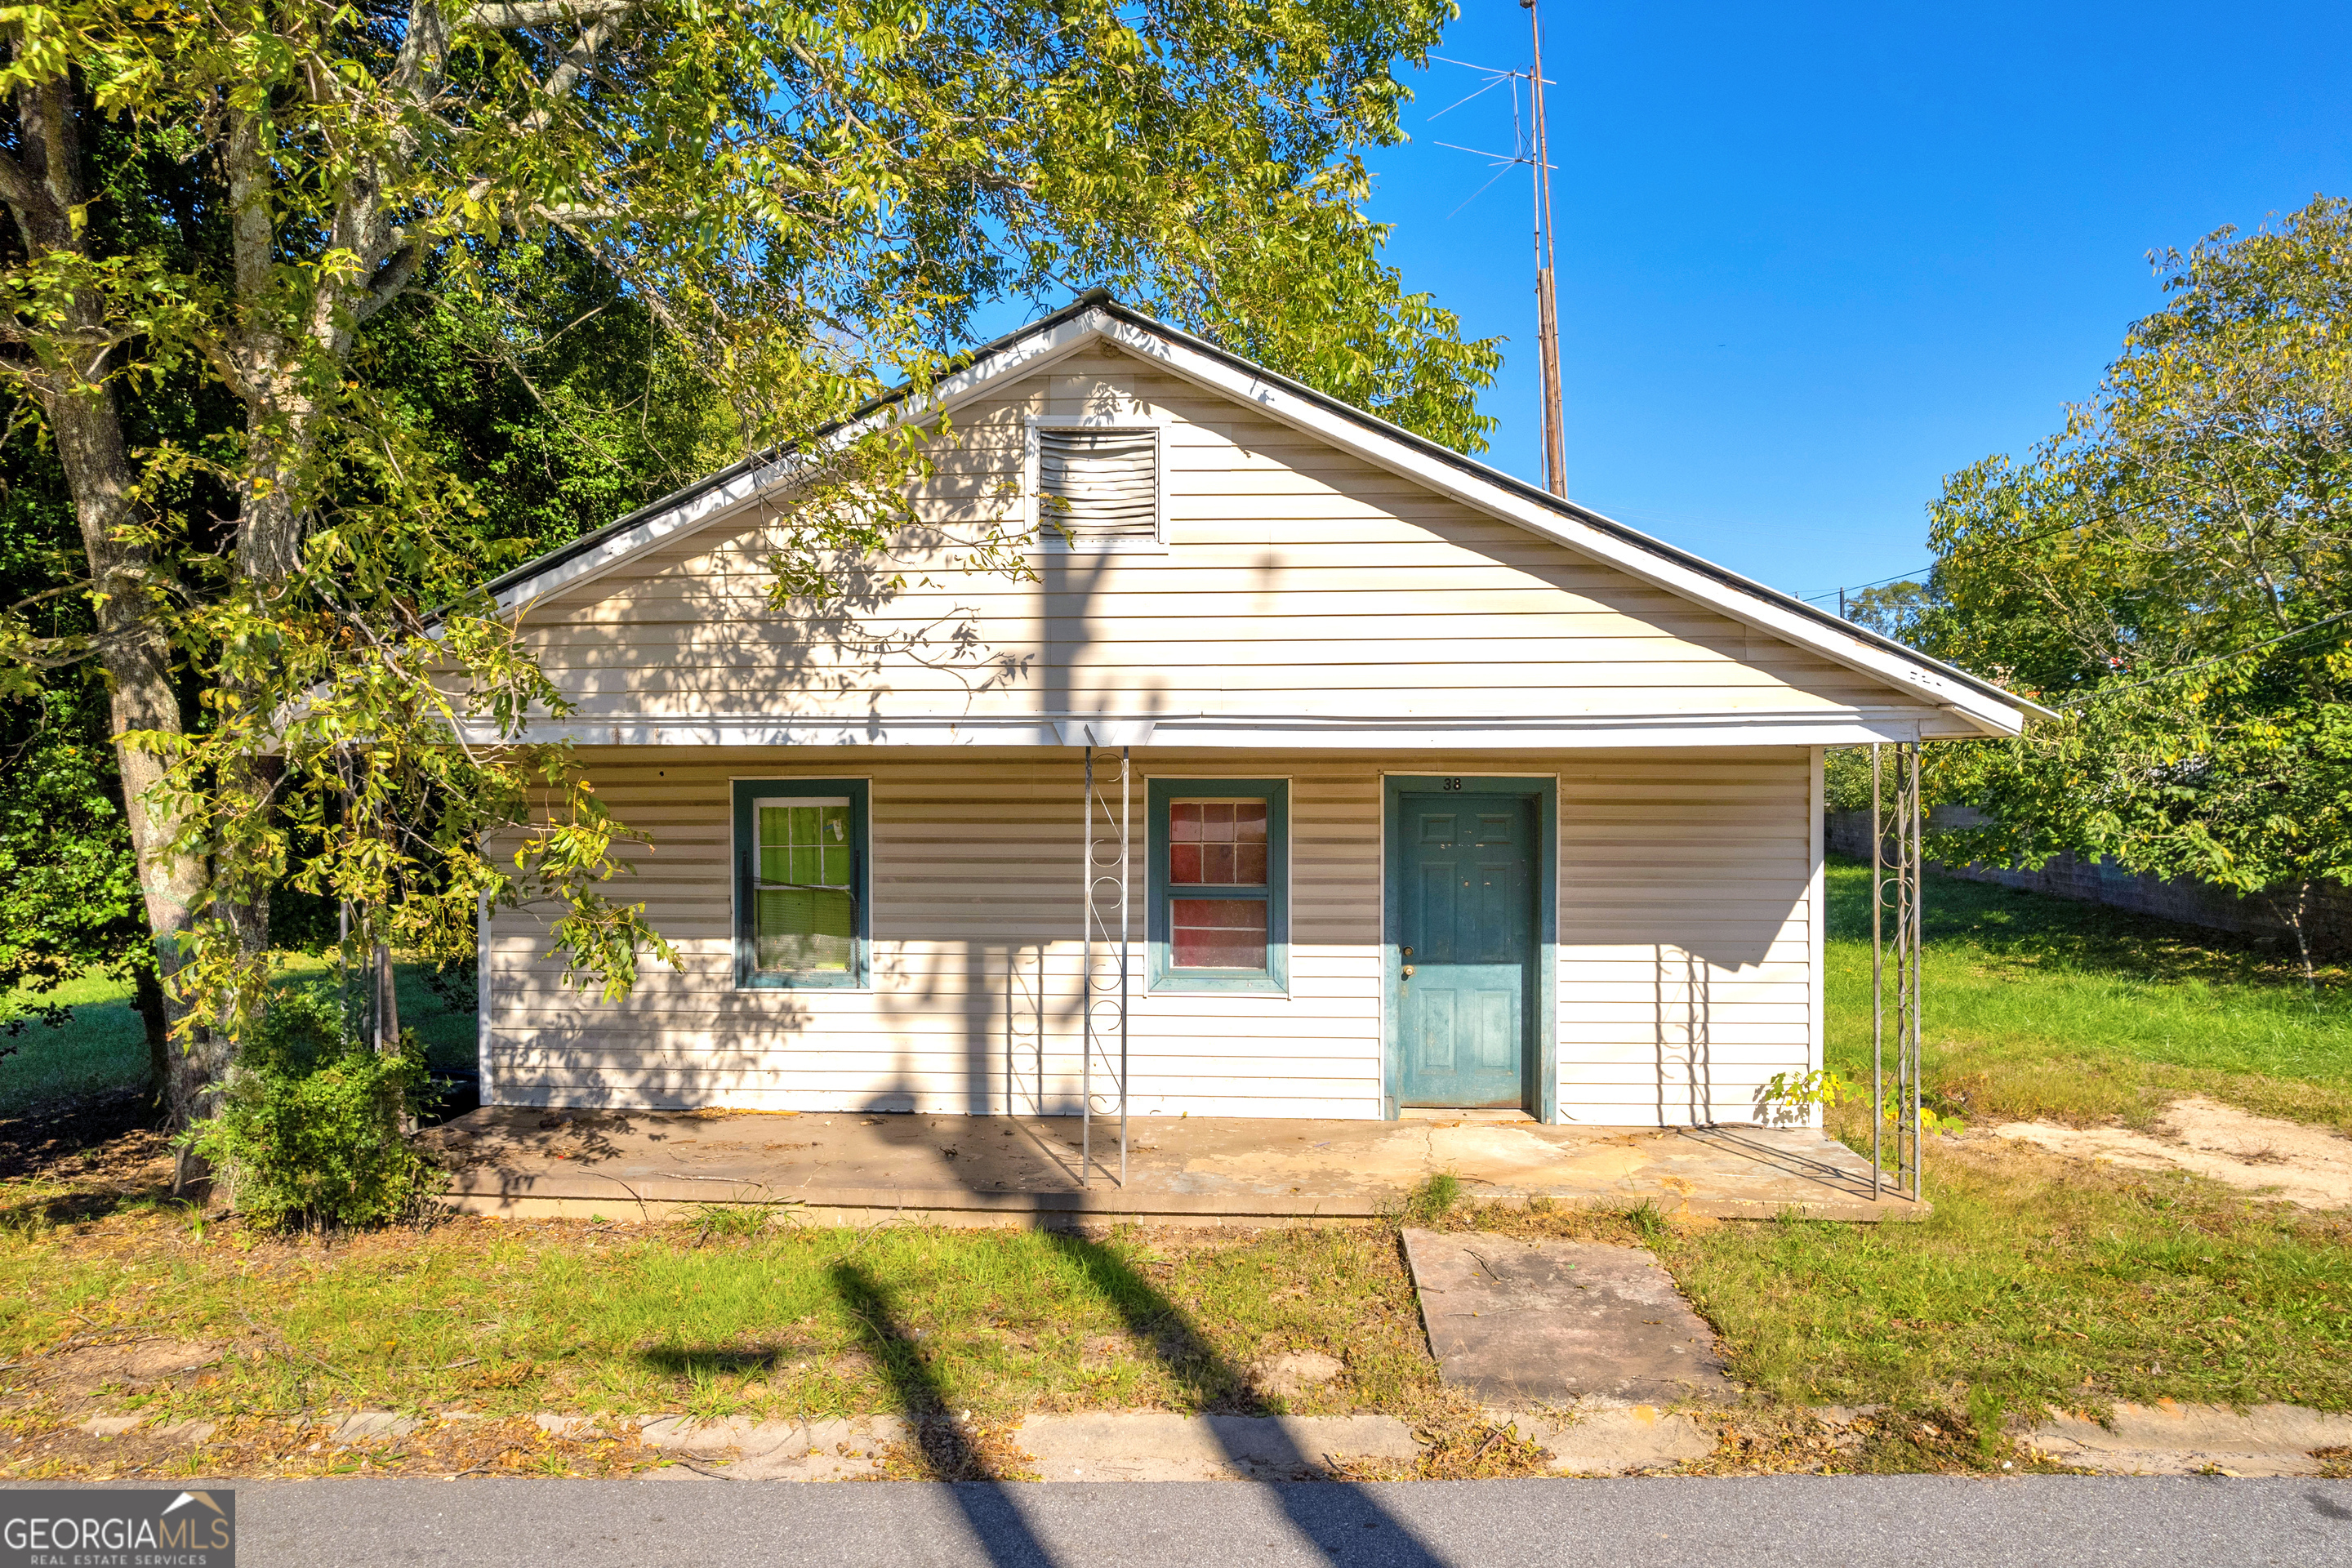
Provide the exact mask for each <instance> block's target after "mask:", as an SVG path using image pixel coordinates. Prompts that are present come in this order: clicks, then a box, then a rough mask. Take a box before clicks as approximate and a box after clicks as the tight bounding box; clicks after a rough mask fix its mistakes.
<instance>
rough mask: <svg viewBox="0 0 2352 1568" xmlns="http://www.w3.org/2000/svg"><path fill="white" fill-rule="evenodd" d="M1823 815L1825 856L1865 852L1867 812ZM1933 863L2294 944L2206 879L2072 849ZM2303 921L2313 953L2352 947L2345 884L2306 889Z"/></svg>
mask: <svg viewBox="0 0 2352 1568" xmlns="http://www.w3.org/2000/svg"><path fill="white" fill-rule="evenodd" d="M1939 810H1940V808H1939ZM1825 817H1826V821H1827V825H1828V828H1827V831H1828V843H1829V847H1830V850H1831V852H1832V854H1838V855H1848V856H1852V857H1853V858H1856V859H1860V860H1867V859H1868V858H1870V813H1868V812H1866V811H1832V812H1829V813H1826V814H1825ZM1954 826H1959V825H1958V824H1954ZM1936 869H1937V870H1938V871H1940V872H1942V873H1943V874H1944V875H1946V876H1948V877H1958V878H1961V879H1964V880H1967V881H1971V882H1996V883H1999V884H2000V886H2002V887H2004V888H2023V889H2027V890H2028V891H2031V892H2036V893H2049V894H2052V895H2053V896H2055V897H2057V898H2062V899H2074V900H2078V901H2080V902H2083V903H2093V904H2105V905H2107V906H2108V907H2110V908H2112V909H2119V910H2130V911H2131V912H2132V913H2134V914H2142V915H2154V916H2156V917H2157V918H2158V919H2160V920H2168V921H2180V922H2181V923H2182V924H2184V925H2193V926H2203V927H2205V928H2206V929H2207V930H2209V931H2234V932H2237V933H2240V934H2242V935H2246V936H2253V937H2260V938H2263V939H2265V940H2268V941H2274V942H2279V943H2282V944H2284V946H2285V947H2286V948H2287V949H2289V950H2290V951H2292V950H2293V948H2294V932H2293V931H2291V930H2289V929H2288V927H2287V925H2286V923H2285V922H2284V921H2281V920H2280V919H2279V918H2278V916H2277V915H2276V914H2275V913H2274V912H2273V910H2272V909H2271V906H2270V902H2269V900H2266V899H2263V898H2259V897H2257V898H2244V897H2242V896H2240V895H2239V894H2237V893H2233V892H2231V891H2230V890H2229V889H2226V888H2216V887H2214V886H2212V885H2211V884H2210V883H2206V882H2198V881H2190V880H2187V879H2181V880H2172V881H2168V880H2167V879H2164V878H2161V877H2150V876H2137V875H2135V874H2133V873H2132V872H2129V871H2126V870H2125V869H2124V868H2122V867H2121V866H2118V865H2116V863H2115V861H2114V860H2112V859H2108V858H2102V859H2098V860H2083V859H2078V858H2075V857H2074V856H2072V855H2059V856H2057V857H2055V858H2053V859H2051V860H2050V861H2049V862H2048V863H2047V864H2045V865H2044V866H2043V867H2042V868H2041V869H2040V870H2038V871H2027V870H2015V869H2011V868H2005V867H1998V866H1987V865H1984V864H1983V863H1981V862H1977V863H1973V864H1970V865H1967V866H1947V865H1943V864H1940V863H1938V864H1937V867H1936ZM2305 929H2306V932H2307V934H2308V935H2309V937H2310V939H2311V945H2312V950H2313V952H2315V953H2320V954H2326V955H2330V956H2334V955H2339V954H2342V953H2344V952H2347V951H2352V889H2345V888H2343V887H2341V886H2338V885H2336V884H2335V883H2324V884H2322V885H2321V886H2320V887H2318V888H2315V889H2312V894H2311V903H2310V907H2309V912H2308V913H2307V914H2306V915H2305Z"/></svg>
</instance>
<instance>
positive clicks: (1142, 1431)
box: [1013, 1411, 1421, 1481]
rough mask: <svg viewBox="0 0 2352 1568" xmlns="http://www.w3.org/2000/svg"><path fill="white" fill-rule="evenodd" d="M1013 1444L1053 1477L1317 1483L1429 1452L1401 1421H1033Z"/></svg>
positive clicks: (1134, 1416)
mask: <svg viewBox="0 0 2352 1568" xmlns="http://www.w3.org/2000/svg"><path fill="white" fill-rule="evenodd" d="M1013 1441H1014V1442H1015V1443H1017V1444H1019V1445H1020V1447H1021V1448H1022V1449H1023V1451H1024V1452H1025V1453H1027V1454H1028V1455H1029V1457H1030V1458H1031V1459H1032V1460H1034V1462H1035V1464H1036V1466H1037V1473H1038V1475H1039V1476H1040V1477H1041V1478H1042V1479H1045V1480H1049V1481H1258V1480H1311V1479H1315V1478H1317V1477H1321V1476H1330V1475H1335V1474H1339V1473H1340V1472H1342V1471H1343V1470H1344V1469H1345V1468H1346V1466H1347V1464H1348V1462H1349V1460H1356V1459H1402V1460H1407V1461H1410V1460H1412V1459H1414V1458H1419V1457H1420V1454H1421V1445H1420V1444H1419V1443H1417V1442H1416V1441H1414V1439H1413V1435H1412V1427H1410V1426H1406V1425H1405V1424H1404V1423H1403V1422H1402V1421H1400V1420H1398V1419H1397V1418H1396V1417H1395V1416H1393V1415H1167V1414H1160V1413H1156V1412H1151V1411H1131V1412H1129V1411H1109V1412H1102V1413H1097V1414H1093V1415H1032V1416H1030V1417H1029V1418H1028V1419H1027V1420H1025V1421H1024V1422H1022V1423H1021V1426H1020V1428H1019V1430H1018V1431H1017V1432H1015V1433H1014V1435H1013Z"/></svg>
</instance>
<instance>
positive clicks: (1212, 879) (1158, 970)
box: [1149, 779, 1290, 991]
mask: <svg viewBox="0 0 2352 1568" xmlns="http://www.w3.org/2000/svg"><path fill="white" fill-rule="evenodd" d="M1149 799H1150V842H1151V887H1150V939H1151V988H1152V989H1153V990H1155V991H1281V990H1285V989H1287V988H1288V985H1289V984H1290V974H1289V968H1290V821H1289V817H1290V812H1289V786H1288V785H1287V784H1285V783H1284V782H1283V781H1282V780H1280V779H1154V780H1152V781H1151V785H1150V795H1149Z"/></svg>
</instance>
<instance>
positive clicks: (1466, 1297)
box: [1404, 1229, 1739, 1409]
mask: <svg viewBox="0 0 2352 1568" xmlns="http://www.w3.org/2000/svg"><path fill="white" fill-rule="evenodd" d="M1404 1251H1405V1260H1406V1262H1407V1264H1408V1265H1409V1266H1410V1267H1411V1268H1412V1281H1413V1286H1414V1289H1417V1290H1418V1291H1419V1292H1420V1294H1421V1317H1422V1323H1423V1327H1424V1328H1425V1329H1426V1330H1427V1331H1428V1333H1429V1348H1430V1353H1431V1354H1433V1355H1434V1356H1435V1357H1436V1358H1437V1365H1438V1372H1439V1374H1440V1375H1441V1376H1443V1377H1444V1379H1445V1381H1446V1382H1448V1383H1450V1384H1455V1385H1456V1386H1458V1387H1461V1388H1465V1389H1467V1390H1469V1391H1470V1392H1472V1393H1474V1394H1476V1395H1477V1396H1478V1398H1480V1399H1481V1400H1482V1401H1484V1402H1485V1403H1486V1404H1487V1405H1496V1406H1504V1407H1508V1408H1513V1409H1526V1408H1528V1407H1529V1406H1530V1405H1541V1404H1546V1403H1552V1404H1565V1403H1568V1402H1570V1401H1572V1400H1578V1399H1589V1398H1595V1397H1598V1398H1601V1399H1606V1400H1613V1401H1619V1402H1624V1403H1631V1404H1648V1405H1667V1404H1672V1403H1675V1402H1677V1401H1685V1400H1727V1399H1736V1398H1738V1394H1739V1385H1738V1384H1735V1383H1733V1382H1732V1381H1731V1380H1730V1379H1729V1378H1728V1377H1727V1376H1725V1375H1724V1371H1723V1363H1722V1361H1721V1359H1720V1358H1719V1357H1718V1355H1717V1352H1716V1346H1715V1333H1714V1331H1712V1330H1711V1329H1709V1328H1708V1327H1707V1326H1706V1322H1705V1321H1702V1320H1701V1319H1700V1317H1699V1315H1698V1314H1697V1313H1696V1312H1695V1311H1693V1310H1691V1307H1690V1303H1689V1302H1687V1301H1685V1300H1683V1299H1682V1296H1681V1294H1680V1293H1679V1292H1677V1291H1676V1290H1675V1284H1674V1280H1673V1279H1671V1278H1669V1277H1668V1275H1667V1273H1666V1271H1665V1270H1664V1268H1660V1267H1659V1266H1658V1260H1657V1259H1656V1258H1653V1257H1652V1256H1650V1254H1649V1253H1647V1252H1645V1251H1643V1249H1642V1248H1640V1247H1603V1246H1600V1245H1598V1244H1596V1243H1592V1242H1581V1241H1522V1240H1518V1239H1516V1238H1514V1237H1503V1236H1491V1235H1485V1234H1481V1233H1477V1232H1471V1233H1465V1234H1452V1233H1446V1232H1440V1231H1433V1230H1418V1229H1408V1230H1406V1231H1405V1233H1404Z"/></svg>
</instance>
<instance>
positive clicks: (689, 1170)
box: [423, 1106, 1925, 1225]
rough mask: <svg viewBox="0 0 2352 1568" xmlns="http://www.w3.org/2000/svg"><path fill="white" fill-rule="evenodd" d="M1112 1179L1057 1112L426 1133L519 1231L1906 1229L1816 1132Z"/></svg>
mask: <svg viewBox="0 0 2352 1568" xmlns="http://www.w3.org/2000/svg"><path fill="white" fill-rule="evenodd" d="M1130 1126H1131V1133H1130V1142H1129V1163H1128V1180H1127V1183H1126V1184H1125V1185H1124V1186H1122V1185H1120V1184H1118V1182H1117V1180H1116V1176H1117V1173H1118V1139H1117V1131H1118V1130H1117V1124H1116V1123H1112V1124H1111V1125H1110V1127H1109V1128H1108V1130H1106V1128H1105V1126H1104V1125H1103V1124H1102V1123H1101V1122H1097V1123H1096V1126H1095V1134H1094V1137H1095V1142H1094V1151H1095V1160H1096V1164H1095V1167H1094V1173H1093V1179H1092V1180H1091V1182H1090V1183H1088V1184H1085V1185H1081V1184H1080V1182H1079V1179H1078V1176H1079V1158H1078V1143H1079V1127H1078V1123H1077V1121H1076V1119H1074V1118H1068V1117H1049V1118H1032V1117H983V1116H944V1115H940V1116H933V1115H922V1114H907V1113H891V1112H874V1113H870V1114H861V1113H859V1112H856V1111H823V1112H810V1113H805V1114H799V1115H793V1114H789V1113H780V1112H759V1111H606V1110H541V1109H537V1108H532V1107H517V1106H486V1107H484V1108H483V1109H481V1110H476V1111H471V1112H469V1113H467V1115H465V1116H462V1117H459V1118H458V1119H457V1120H456V1121H451V1122H448V1123H446V1124H445V1125H443V1126H440V1127H436V1128H433V1129H431V1130H429V1131H426V1132H425V1134H424V1135H423V1136H424V1139H425V1142H426V1143H427V1144H428V1146H430V1147H432V1148H434V1149H435V1150H436V1152H437V1154H438V1157H439V1158H440V1159H441V1160H442V1161H443V1162H444V1163H446V1164H447V1165H448V1167H449V1168H450V1170H451V1177H450V1182H449V1185H448V1188H447V1189H446V1194H445V1201H446V1202H447V1203H448V1204H449V1205H451V1206H452V1207H454V1208H456V1209H457V1210H458V1211H459V1212H461V1213H467V1214H481V1215H508V1216H511V1217H515V1218H529V1217H549V1218H552V1217H571V1218H581V1219H585V1218H589V1217H591V1216H593V1215H603V1216H604V1217H605V1218H607V1219H615V1220H620V1219H656V1218H661V1217H666V1216H667V1215H670V1214H672V1213H674V1212H676V1211H677V1210H679V1209H680V1208H682V1207H685V1206H688V1205H703V1204H711V1203H770V1204H793V1205H800V1209H799V1212H800V1214H801V1215H802V1216H803V1217H804V1218H806V1219H809V1220H816V1221H839V1222H844V1223H866V1224H870V1223H871V1222H872V1221H873V1219H874V1218H876V1217H877V1215H878V1214H880V1213H899V1214H905V1215H908V1216H910V1217H915V1216H920V1217H925V1218H929V1219H933V1220H937V1221H940V1222H942V1223H947V1224H966V1225H971V1224H978V1225H1003V1224H1024V1223H1029V1224H1035V1223H1057V1222H1059V1223H1066V1222H1068V1221H1071V1220H1076V1219H1081V1218H1091V1217H1100V1218H1133V1219H1138V1220H1152V1221H1199V1222H1206V1223H1217V1222H1223V1221H1231V1222H1241V1223H1251V1224H1258V1223H1265V1222H1267V1221H1272V1220H1292V1219H1301V1218H1325V1219H1350V1218H1368V1217H1373V1216H1377V1215H1382V1214H1386V1213H1391V1212H1393V1211H1394V1209H1395V1208H1396V1206H1397V1205H1399V1204H1401V1203H1402V1201H1403V1200H1404V1198H1405V1196H1406V1194H1408V1193H1410V1192H1411V1191H1412V1188H1414V1187H1415V1186H1417V1185H1419V1184H1421V1183H1422V1182H1423V1181H1425V1180H1426V1179H1427V1178H1428V1177H1430V1176H1431V1175H1433V1174H1434V1173H1438V1172H1441V1171H1451V1172H1453V1173H1454V1174H1455V1175H1456V1176H1458V1177H1459V1178H1460V1179H1461V1181H1462V1184H1463V1186H1464V1187H1465V1189H1466V1190H1467V1191H1468V1192H1469V1193H1470V1194H1472V1195H1474V1196H1476V1197H1479V1198H1487V1199H1496V1198H1499V1199H1507V1200H1510V1201H1514V1202H1521V1203H1524V1202H1525V1201H1527V1200H1528V1198H1531V1197H1537V1196H1542V1197H1549V1198H1551V1199H1553V1200H1555V1201H1558V1202H1560V1203H1565V1204H1602V1205H1626V1204H1637V1203H1641V1202H1643V1201H1645V1200H1646V1201H1648V1202H1651V1203H1654V1204H1655V1205H1657V1206H1658V1207H1659V1208H1660V1209H1661V1210H1662V1211H1665V1212H1668V1213H1673V1212H1681V1213H1685V1214H1691V1215H1707V1216H1712V1217H1715V1218H1722V1219H1769V1218H1771V1217H1772V1216H1774V1215H1778V1214H1780V1213H1781V1212H1783V1211H1788V1210H1793V1211H1797V1212H1800V1213H1802V1214H1805V1215H1811V1216H1813V1217H1816V1218H1823V1219H1847V1220H1876V1219H1889V1218H1913V1217H1916V1216H1917V1215H1919V1214H1921V1213H1923V1212H1924V1211H1925V1205H1913V1204H1911V1203H1909V1202H1908V1201H1906V1200H1904V1199H1901V1198H1896V1197H1894V1196H1892V1195H1891V1194H1890V1195H1887V1196H1884V1197H1881V1198H1879V1199H1877V1200H1874V1199H1873V1198H1872V1197H1871V1194H1870V1163H1869V1162H1868V1161H1867V1160H1866V1159H1864V1157H1863V1156H1861V1155H1858V1154H1856V1153H1854V1152H1853V1151H1852V1150H1850V1149H1848V1148H1846V1147H1845V1146H1844V1145H1843V1144H1842V1143H1840V1142H1837V1141H1836V1140H1834V1139H1832V1138H1830V1137H1828V1136H1826V1135H1825V1134H1823V1133H1822V1132H1819V1131H1812V1130H1811V1129H1768V1128H1760V1127H1718V1128H1700V1129H1689V1130H1683V1131H1654V1130H1647V1129H1643V1130H1635V1131H1625V1130H1616V1131H1611V1130H1596V1129H1591V1128H1575V1127H1544V1126H1539V1125H1538V1124H1536V1123H1534V1122H1530V1121H1511V1122H1504V1121H1472V1120H1454V1121H1449V1120H1445V1119H1443V1118H1437V1119H1429V1120H1416V1121H1293V1120H1275V1119H1259V1118H1249V1117H1138V1118H1136V1119H1135V1120H1134V1121H1133V1122H1132V1123H1131V1124H1130Z"/></svg>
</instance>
